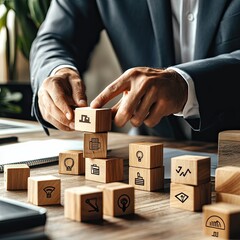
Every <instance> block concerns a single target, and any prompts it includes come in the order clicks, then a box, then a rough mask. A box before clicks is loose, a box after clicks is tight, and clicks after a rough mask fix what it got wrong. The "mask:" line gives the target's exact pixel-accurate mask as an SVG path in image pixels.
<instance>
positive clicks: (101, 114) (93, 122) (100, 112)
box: [75, 107, 112, 133]
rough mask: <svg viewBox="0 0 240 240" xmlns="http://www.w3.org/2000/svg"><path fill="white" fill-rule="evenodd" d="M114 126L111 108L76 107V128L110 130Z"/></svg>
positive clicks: (81, 129)
mask: <svg viewBox="0 0 240 240" xmlns="http://www.w3.org/2000/svg"><path fill="white" fill-rule="evenodd" d="M111 126H112V114H111V109H109V108H90V107H81V108H76V109H75V130H78V131H83V132H94V133H96V132H108V131H110V130H111Z"/></svg>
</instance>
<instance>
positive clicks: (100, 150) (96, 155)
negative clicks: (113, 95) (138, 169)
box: [75, 107, 123, 183]
mask: <svg viewBox="0 0 240 240" xmlns="http://www.w3.org/2000/svg"><path fill="white" fill-rule="evenodd" d="M111 123H112V117H111V109H108V108H98V109H93V108H90V107H84V108H76V109H75V130H77V131H83V132H84V141H83V144H84V147H83V149H84V150H83V157H84V158H85V178H86V179H87V180H93V181H97V182H103V183H109V182H115V181H122V180H123V159H121V158H117V157H109V158H108V157H107V137H108V131H110V130H111Z"/></svg>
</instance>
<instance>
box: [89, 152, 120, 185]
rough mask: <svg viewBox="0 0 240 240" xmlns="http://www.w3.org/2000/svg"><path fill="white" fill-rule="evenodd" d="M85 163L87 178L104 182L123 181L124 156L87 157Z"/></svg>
mask: <svg viewBox="0 0 240 240" xmlns="http://www.w3.org/2000/svg"><path fill="white" fill-rule="evenodd" d="M85 164H86V168H85V169H86V170H85V179H87V180H92V181H97V182H102V183H110V182H118V181H123V159H122V158H114V157H111V158H106V159H97V158H96V159H92V158H85Z"/></svg>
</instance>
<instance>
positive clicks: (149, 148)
mask: <svg viewBox="0 0 240 240" xmlns="http://www.w3.org/2000/svg"><path fill="white" fill-rule="evenodd" d="M129 184H131V185H133V186H134V187H135V189H139V190H145V191H156V190H159V189H163V188H164V166H163V144H162V143H151V142H138V143H130V144H129Z"/></svg>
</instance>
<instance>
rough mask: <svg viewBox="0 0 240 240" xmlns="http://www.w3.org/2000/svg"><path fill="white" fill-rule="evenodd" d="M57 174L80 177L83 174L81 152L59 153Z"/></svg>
mask: <svg viewBox="0 0 240 240" xmlns="http://www.w3.org/2000/svg"><path fill="white" fill-rule="evenodd" d="M59 173H61V174H72V175H80V174H84V173H85V159H84V158H83V151H81V150H68V151H64V152H61V153H59Z"/></svg>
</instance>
